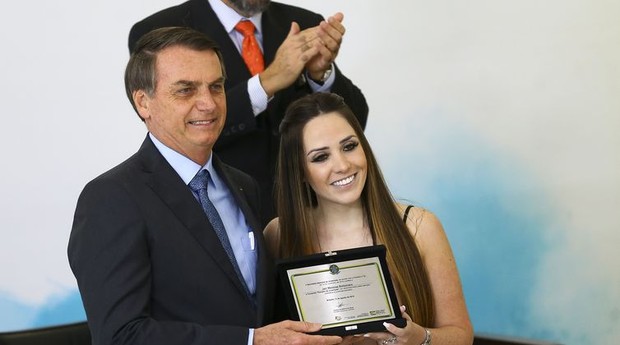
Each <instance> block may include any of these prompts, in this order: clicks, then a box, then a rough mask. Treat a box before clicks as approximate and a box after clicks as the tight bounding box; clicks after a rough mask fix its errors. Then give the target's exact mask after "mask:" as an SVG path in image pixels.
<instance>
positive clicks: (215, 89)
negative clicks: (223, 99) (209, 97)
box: [210, 84, 224, 93]
mask: <svg viewBox="0 0 620 345" xmlns="http://www.w3.org/2000/svg"><path fill="white" fill-rule="evenodd" d="M210 88H211V92H215V93H222V92H224V84H213V85H211V86H210Z"/></svg>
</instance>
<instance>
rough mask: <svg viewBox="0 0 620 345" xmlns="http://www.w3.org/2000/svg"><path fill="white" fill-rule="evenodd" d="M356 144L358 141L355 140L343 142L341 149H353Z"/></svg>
mask: <svg viewBox="0 0 620 345" xmlns="http://www.w3.org/2000/svg"><path fill="white" fill-rule="evenodd" d="M358 145H359V143H358V142H357V141H351V142H348V143H346V144H344V147H343V148H342V149H343V150H344V151H353V150H355V148H356V147H357V146H358Z"/></svg>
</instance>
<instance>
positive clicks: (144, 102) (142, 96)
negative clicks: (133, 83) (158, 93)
mask: <svg viewBox="0 0 620 345" xmlns="http://www.w3.org/2000/svg"><path fill="white" fill-rule="evenodd" d="M132 97H133V103H134V104H135V105H136V111H138V114H139V115H140V117H141V118H142V120H146V119H148V118H149V117H151V114H150V111H149V105H150V102H149V101H150V97H149V95H147V94H146V92H144V90H136V91H134V92H133V94H132Z"/></svg>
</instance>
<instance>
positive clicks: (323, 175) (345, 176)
mask: <svg viewBox="0 0 620 345" xmlns="http://www.w3.org/2000/svg"><path fill="white" fill-rule="evenodd" d="M302 135H303V147H304V158H305V167H306V169H305V173H306V182H307V183H308V184H310V186H311V187H312V189H313V190H314V192H315V193H316V195H317V198H318V202H319V205H321V206H323V205H325V204H327V203H334V204H342V205H348V204H352V203H355V202H358V201H359V199H360V195H361V193H362V190H363V189H364V185H365V183H366V171H367V164H366V154H365V153H364V149H363V148H362V145H361V143H360V139H359V138H358V137H357V135H356V134H355V131H354V130H353V127H351V125H349V123H348V122H347V121H346V120H345V119H344V117H342V116H341V115H340V114H339V113H336V112H332V113H327V114H324V115H320V116H317V117H315V118H314V119H312V120H310V121H309V122H308V123H307V124H306V126H305V127H304V129H303V132H302Z"/></svg>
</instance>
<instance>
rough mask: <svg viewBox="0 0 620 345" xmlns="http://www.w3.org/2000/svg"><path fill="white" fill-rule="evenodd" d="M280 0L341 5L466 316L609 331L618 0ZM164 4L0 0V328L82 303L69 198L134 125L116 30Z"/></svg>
mask: <svg viewBox="0 0 620 345" xmlns="http://www.w3.org/2000/svg"><path fill="white" fill-rule="evenodd" d="M285 2H287V3H291V4H297V5H301V6H303V7H306V8H309V9H312V10H314V11H316V12H319V13H322V14H323V15H325V16H328V15H331V14H332V13H334V12H336V11H342V12H343V13H344V14H345V24H346V26H347V29H348V31H347V34H346V37H345V42H344V44H343V47H342V50H341V54H340V56H339V58H338V63H339V65H340V67H341V69H342V70H343V71H344V73H345V74H347V75H348V76H349V77H350V78H351V79H353V80H354V82H355V83H356V84H357V85H358V86H359V87H360V88H361V89H362V90H363V91H364V93H365V95H366V97H367V100H368V103H369V105H370V109H371V111H370V118H369V122H368V126H367V134H368V137H369V139H370V141H371V143H372V145H373V147H374V149H375V151H376V152H375V153H376V154H377V156H378V157H379V159H380V163H381V164H382V167H383V170H384V173H385V175H386V178H387V180H388V182H389V183H390V185H391V186H392V190H393V192H394V194H395V195H396V196H397V197H399V198H403V199H407V200H410V201H412V202H415V203H418V204H421V205H423V206H426V207H428V208H430V209H431V210H433V211H435V212H436V213H437V214H438V216H439V217H440V218H441V219H442V220H443V222H444V226H445V227H446V231H447V233H448V235H449V237H450V240H451V242H452V245H453V249H454V251H455V255H456V257H457V261H458V264H459V268H460V271H461V276H462V279H463V285H464V289H465V293H466V297H467V302H468V307H469V309H470V313H471V316H472V319H473V321H474V326H475V328H476V330H477V331H479V332H492V333H501V334H507V335H517V336H524V337H537V338H544V339H549V340H555V341H562V342H564V343H566V344H579V343H592V344H595V343H598V344H610V343H614V342H615V341H617V339H620V329H619V328H618V327H617V325H618V323H619V321H620V273H619V272H620V267H619V266H620V255H619V254H618V253H617V250H614V249H615V247H616V246H617V245H618V243H620V231H619V230H620V220H619V219H620V218H619V217H618V216H617V210H618V208H619V207H620V136H618V131H619V130H620V97H618V96H619V95H620V67H619V66H620V64H618V61H620V21H618V18H620V2H613V1H606V0H564V1H560V0H548V1H543V2H541V1H535V0H522V1H488V0H487V1H485V0H472V1H467V2H463V1H450V0H436V1H432V2H431V1H419V0H413V1H399V2H396V1H374V2H371V1H364V0H356V1H352V0H351V1H327V0H314V1H301V0H295V1H293V0H289V1H285ZM177 3H178V2H177V1H172V0H156V1H118V0H113V1H105V2H84V1H77V0H62V1H52V2H45V1H41V0H35V1H31V2H12V3H7V2H3V3H2V4H0V42H1V43H0V44H2V54H0V75H1V76H2V77H1V80H2V82H1V83H0V100H1V101H2V118H3V122H4V125H3V129H4V130H3V131H2V136H0V158H1V159H2V169H1V172H0V191H1V196H0V207H1V210H2V211H1V212H0V331H2V330H11V329H20V328H28V327H36V326H42V325H47V324H53V323H63V322H71V321H75V320H79V319H81V318H83V311H82V310H81V306H80V305H79V298H78V296H77V294H76V285H75V280H74V278H73V276H72V274H71V272H70V270H69V268H68V264H67V259H66V244H67V239H68V235H69V231H70V227H71V221H72V216H73V210H74V207H75V202H76V200H77V196H78V194H79V192H80V191H81V189H82V187H83V186H84V184H85V183H86V182H87V181H88V180H90V179H92V178H94V177H95V176H96V175H98V174H100V173H101V172H103V171H105V170H107V169H108V168H110V167H112V166H113V165H115V164H117V163H119V162H120V161H122V160H124V159H125V158H126V157H128V156H129V155H130V154H131V153H133V152H134V151H135V150H136V149H137V148H138V146H139V144H140V143H141V141H142V139H143V137H144V133H145V129H144V127H143V125H142V123H141V122H140V121H139V120H138V118H137V116H136V115H135V114H134V113H133V110H132V109H131V106H130V105H129V102H128V101H127V100H126V98H125V95H124V91H123V90H124V89H123V81H122V76H123V71H124V66H125V63H126V61H127V58H128V51H127V47H126V44H127V43H126V42H127V34H128V31H129V28H130V26H131V25H132V24H133V23H134V22H135V21H137V20H139V19H141V18H143V17H144V16H146V15H148V14H150V13H153V12H154V11H156V10H160V9H162V8H164V7H168V6H171V5H174V4H177Z"/></svg>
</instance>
